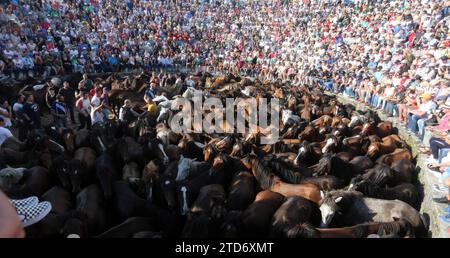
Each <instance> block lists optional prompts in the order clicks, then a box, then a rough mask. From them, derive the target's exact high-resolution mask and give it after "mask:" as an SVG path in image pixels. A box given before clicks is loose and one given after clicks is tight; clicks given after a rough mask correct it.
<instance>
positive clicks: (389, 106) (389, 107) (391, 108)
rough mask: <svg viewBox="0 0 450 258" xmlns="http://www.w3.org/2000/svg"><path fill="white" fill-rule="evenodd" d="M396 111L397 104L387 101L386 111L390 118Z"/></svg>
mask: <svg viewBox="0 0 450 258" xmlns="http://www.w3.org/2000/svg"><path fill="white" fill-rule="evenodd" d="M394 109H395V104H394V103H393V102H390V101H387V102H386V106H385V110H386V112H387V113H388V114H389V115H390V116H393V115H394Z"/></svg>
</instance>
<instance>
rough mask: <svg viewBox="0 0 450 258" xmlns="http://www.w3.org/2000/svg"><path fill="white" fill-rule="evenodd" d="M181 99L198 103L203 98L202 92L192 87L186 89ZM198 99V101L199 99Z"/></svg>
mask: <svg viewBox="0 0 450 258" xmlns="http://www.w3.org/2000/svg"><path fill="white" fill-rule="evenodd" d="M181 96H182V97H183V98H185V99H190V100H193V101H196V100H197V101H199V100H201V98H202V97H203V91H201V90H196V89H194V88H192V87H188V88H187V89H186V90H185V91H184V92H183V94H182V95H181ZM199 98H200V99H199Z"/></svg>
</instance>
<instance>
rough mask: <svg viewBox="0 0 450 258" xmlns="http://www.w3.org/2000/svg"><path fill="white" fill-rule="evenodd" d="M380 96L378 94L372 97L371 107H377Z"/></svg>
mask: <svg viewBox="0 0 450 258" xmlns="http://www.w3.org/2000/svg"><path fill="white" fill-rule="evenodd" d="M378 98H379V97H378V95H377V94H373V95H372V99H371V101H370V105H371V106H373V107H376V106H377V105H378Z"/></svg>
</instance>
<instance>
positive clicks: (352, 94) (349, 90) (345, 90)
mask: <svg viewBox="0 0 450 258" xmlns="http://www.w3.org/2000/svg"><path fill="white" fill-rule="evenodd" d="M344 92H345V94H347V95H348V96H349V97H352V98H353V97H354V96H355V93H354V92H353V89H352V87H350V86H347V87H345V89H344Z"/></svg>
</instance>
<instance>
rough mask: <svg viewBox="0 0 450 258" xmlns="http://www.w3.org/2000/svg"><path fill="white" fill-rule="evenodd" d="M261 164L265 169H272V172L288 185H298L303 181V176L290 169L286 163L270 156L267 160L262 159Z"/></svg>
mask: <svg viewBox="0 0 450 258" xmlns="http://www.w3.org/2000/svg"><path fill="white" fill-rule="evenodd" d="M263 164H264V165H265V166H267V167H270V168H272V170H273V172H274V173H275V174H276V175H277V176H279V177H281V178H282V179H283V180H285V181H286V182H288V183H291V184H299V183H300V181H301V180H302V179H303V175H302V174H301V173H298V172H295V171H294V170H293V169H292V168H290V167H289V165H288V164H287V163H285V162H284V161H282V160H280V159H278V158H276V157H273V156H272V155H271V156H269V157H268V159H264V160H263Z"/></svg>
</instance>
